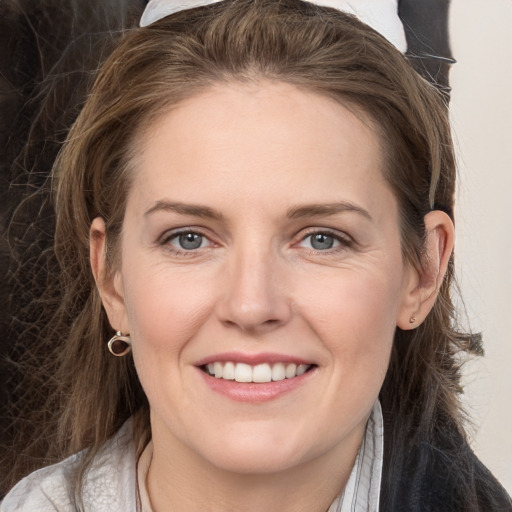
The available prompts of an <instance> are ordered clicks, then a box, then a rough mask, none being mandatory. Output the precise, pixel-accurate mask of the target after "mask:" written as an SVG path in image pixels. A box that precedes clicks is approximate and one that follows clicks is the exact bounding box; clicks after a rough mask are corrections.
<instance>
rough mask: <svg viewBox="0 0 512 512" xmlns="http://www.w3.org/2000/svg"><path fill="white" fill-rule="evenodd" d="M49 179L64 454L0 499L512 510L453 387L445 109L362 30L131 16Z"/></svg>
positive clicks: (271, 11) (199, 13)
mask: <svg viewBox="0 0 512 512" xmlns="http://www.w3.org/2000/svg"><path fill="white" fill-rule="evenodd" d="M55 180H56V209H57V229H56V253H57V256H58V258H59V263H60V266H61V271H62V280H63V282H62V286H63V289H64V290H65V297H64V302H63V304H62V306H61V308H60V309H59V311H58V313H57V315H56V317H55V319H54V320H53V321H52V325H51V329H52V330H51V334H52V335H53V336H55V333H58V334H59V339H61V336H62V333H63V332H67V336H66V337H65V338H64V339H62V341H61V342H60V343H55V342H54V346H53V352H52V353H51V354H50V355H49V359H48V361H49V362H52V361H55V360H57V361H58V365H57V366H54V367H53V368H55V374H54V375H52V377H51V379H52V381H51V382H49V383H48V387H49V389H51V391H52V392H51V394H50V395H49V399H48V406H47V408H46V410H47V411H48V414H49V415H50V418H49V420H48V421H47V424H54V425H56V426H57V430H56V431H57V432H58V436H57V437H56V438H55V440H54V441H52V443H51V446H50V450H49V452H48V454H47V458H48V460H53V461H61V462H59V463H58V464H57V465H54V466H50V467H48V468H45V469H42V470H41V471H39V472H37V473H35V474H33V475H31V476H29V477H28V478H27V479H25V480H23V481H21V482H20V483H19V484H18V485H17V486H16V487H15V488H14V489H13V490H12V491H11V493H10V494H9V495H8V496H7V497H6V499H5V501H4V503H3V505H2V511H5V512H8V511H10V510H59V511H60V510H103V509H105V510H106V509H107V508H108V509H109V510H136V509H139V510H154V511H165V510H203V509H207V510H208V509H209V510H265V509H271V510H284V511H286V510H294V511H295V510H308V511H315V510H318V511H325V510H330V511H335V510H372V511H374V510H390V511H395V510H436V511H439V510H447V511H448V510H450V511H453V510H486V511H487V510H510V509H511V505H510V500H509V498H508V497H507V495H506V493H505V492H504V491H503V490H502V489H501V487H500V486H499V484H498V483H497V482H496V481H495V480H494V479H493V477H492V476H491V475H490V474H489V473H488V471H487V470H486V469H485V468H484V467H483V466H482V465H481V464H480V463H479V461H478V460H477V459H476V458H475V456H474V455H473V454H472V452H471V450H470V449H469V447H468V445H467V443H466V441H465V434H464V429H463V426H462V419H461V413H460V408H459V404H458V399H457V394H458V392H459V383H458V379H459V375H458V366H457V364H458V363H457V361H458V359H457V358H458V357H459V355H460V354H459V353H460V352H464V351H478V350H479V345H478V341H477V340H473V339H472V338H470V337H468V336H464V335H461V334H459V333H457V332H456V331H455V330H454V320H453V307H452V304H451V299H450V285H451V280H452V273H453V260H452V256H451V254H452V247H453V239H454V234H453V233H454V229H453V222H452V212H453V192H454V159H453V148H452V143H451V139H450V131H449V125H448V121H447V114H446V108H445V105H444V102H443V100H442V98H441V97H440V96H439V93H438V92H437V91H436V90H435V88H433V87H432V86H430V85H428V84H427V83H426V82H424V81H423V80H422V79H421V78H420V77H419V76H418V75H416V74H415V72H414V71H413V70H412V69H411V68H410V66H409V64H408V63H407V61H406V60H405V58H404V57H403V56H402V55H401V54H400V52H399V51H397V50H396V49H395V48H394V47H393V46H392V45H391V44H390V43H388V42H387V41H386V40H385V39H384V38H383V37H382V36H380V35H379V34H378V33H376V32H375V31H373V30H372V29H370V28H369V27H367V26H366V25H364V24H363V23H361V22H359V21H358V20H357V19H355V18H353V17H351V16H349V15H346V14H344V13H341V12H338V11H335V10H333V9H329V8H325V7H321V6H317V5H313V4H309V3H304V2H300V1H299V0H283V1H280V2H276V1H275V0H258V1H254V0H232V1H230V0H226V1H223V2H219V3H215V4H213V5H208V6H204V7H199V8H197V9H193V10H186V11H179V12H176V13H174V14H172V16H169V17H166V18H163V19H160V20H157V21H155V22H154V23H151V24H150V25H149V26H147V27H145V28H142V29H140V30H134V31H132V32H130V33H128V34H127V35H126V37H125V38H124V39H123V40H122V42H121V43H120V44H119V46H118V47H117V49H116V50H115V51H114V52H113V54H112V55H111V57H110V58H109V59H108V60H107V62H106V63H105V65H104V66H103V68H102V70H101V71H100V73H99V76H98V78H97V80H96V83H95V86H94V88H93V90H92V92H91V94H90V97H89V99H88V101H87V103H86V104H85V106H84V108H83V110H82V112H81V114H80V116H79V118H78V120H77V122H76V123H75V125H74V127H73V129H72V130H71V132H70V135H69V138H68V142H67V143H66V145H65V147H64V148H63V150H62V152H61V153H60V156H59V159H58V161H57V164H56V170H55ZM65 326H70V327H68V328H67V331H66V327H65ZM112 331H117V334H115V335H114V336H112V334H113V332H112ZM48 339H49V340H50V335H49V336H48ZM109 339H110V341H109ZM107 342H108V343H107ZM49 346H50V345H49ZM107 347H108V350H109V351H110V352H111V354H109V353H108V350H107ZM114 356H121V357H114ZM46 368H48V366H46ZM53 368H51V369H53ZM52 422H54V423H52ZM73 453H78V455H73V456H71V458H68V459H65V460H63V459H64V458H65V457H66V456H67V455H70V454H73ZM379 507H380V508H379Z"/></svg>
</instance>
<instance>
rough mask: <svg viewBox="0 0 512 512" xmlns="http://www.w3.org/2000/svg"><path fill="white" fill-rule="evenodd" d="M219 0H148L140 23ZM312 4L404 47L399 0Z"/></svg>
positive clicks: (337, 0)
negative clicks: (345, 14)
mask: <svg viewBox="0 0 512 512" xmlns="http://www.w3.org/2000/svg"><path fill="white" fill-rule="evenodd" d="M219 1H221V0H150V2H149V3H148V5H147V6H146V10H145V11H144V14H143V15H142V18H141V20H140V26H141V27H145V26H147V25H150V24H151V23H153V22H155V21H157V20H159V19H161V18H164V17H165V16H169V14H173V13H175V12H178V11H182V10H183V9H192V8H193V7H199V6H202V5H208V4H214V3H216V2H219ZM309 1H310V2H311V3H313V4H317V5H324V6H326V7H334V8H335V9H339V10H340V11H343V12H348V13H350V14H355V15H356V16H357V17H358V18H359V19H360V20H361V21H362V22H364V23H366V24H367V25H370V27H372V28H374V29H375V30H376V31H377V32H380V33H381V34H382V35H383V36H384V37H385V38H386V39H387V40H388V41H389V42H390V43H392V44H393V45H395V46H396V47H397V48H398V49H399V50H400V51H401V52H402V53H405V51H406V50H407V41H406V39H405V33H404V27H403V25H402V22H401V20H400V18H399V17H398V0H309Z"/></svg>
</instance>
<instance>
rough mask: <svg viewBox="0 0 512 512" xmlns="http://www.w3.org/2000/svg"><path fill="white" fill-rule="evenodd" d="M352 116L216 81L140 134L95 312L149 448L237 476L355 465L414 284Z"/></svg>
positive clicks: (378, 157) (326, 102) (373, 140)
mask: <svg viewBox="0 0 512 512" xmlns="http://www.w3.org/2000/svg"><path fill="white" fill-rule="evenodd" d="M362 119H364V118H363V116H361V115H359V116H355V115H354V114H353V113H352V112H351V111H349V110H347V109H346V108H344V107H343V106H340V105H339V104H337V103H335V102H334V101H332V100H330V99H327V98H325V97H322V96H319V95H315V94H313V93H310V92H303V91H300V90H299V89H297V88H295V87H293V86H291V85H286V84H279V83H265V82H264V83H261V84H259V85H240V84H234V85H229V84H225V85H219V86H216V87H213V88H211V89H209V90H208V91H206V92H204V93H202V94H201V95H199V96H196V97H193V98H192V99H189V100H187V101H185V102H183V103H181V104H179V105H178V106H176V107H175V108H174V109H173V110H172V111H170V112H169V113H167V114H165V115H163V116H162V117H161V118H160V119H159V120H158V122H156V123H155V124H154V125H153V126H152V127H151V128H150V129H149V130H147V131H146V132H145V133H144V135H143V136H142V138H141V140H140V141H139V145H138V148H137V153H138V156H137V158H136V159H135V161H134V182H133V186H132V188H131V191H130V193H129V197H128V202H127V208H126V216H125V220H124V227H123V234H122V242H121V243H122V246H121V264H120V266H119V268H118V270H117V272H116V274H115V278H114V285H115V289H116V290H117V293H118V299H117V300H118V302H117V306H115V307H113V308H111V311H109V313H110V318H111V320H112V319H114V321H113V325H114V323H117V325H114V327H116V328H121V329H122V330H123V331H125V332H130V334H131V337H132V342H133V357H134V360H135V365H136V368H137V371H138V374H139V377H140V380H141V383H142V385H143V387H144V390H145V392H146V394H147V397H148V400H149V403H150V407H151V421H152V433H153V440H154V443H155V453H157V448H158V447H163V446H165V447H166V449H172V450H173V453H174V454H175V457H177V458H178V459H179V457H184V458H186V457H189V458H194V459H195V460H197V461H199V462H200V463H204V464H207V465H213V466H215V467H218V468H223V469H228V470H232V471H237V472H243V473H247V472H256V473H261V472H274V471H279V470H284V469H287V468H291V467H297V466H300V465H301V464H307V463H309V462H312V461H314V460H317V459H318V458H322V457H327V458H329V457H333V458H338V459H340V458H342V457H348V458H350V457H352V458H353V456H354V455H355V452H356V451H357V448H358V446H359V443H360V441H361V438H362V435H363V432H364V428H365V424H366V421H367V418H368V416H369V414H370V411H371V408H372V405H373V403H374V401H375V400H376V399H377V396H378V393H379V390H380V388H381V385H382V382H383V379H384V376H385V374H386V370H387V366H388V359H389V355H390V350H391V345H392V341H393V335H394V332H395V328H396V325H397V322H399V318H402V317H404V315H405V316H406V315H407V314H408V312H407V311H406V310H407V308H408V296H409V291H410V288H411V286H412V282H413V281H414V278H415V277H414V276H415V273H414V271H412V270H411V269H410V268H409V267H407V266H406V265H404V261H403V259H402V253H401V245H400V230H399V218H398V210H397V203H396V200H395V198H394V196H393V194H392V192H391V190H390V188H389V186H388V184H387V183H386V181H385V179H384V178H383V175H382V168H383V155H382V150H381V147H380V145H379V139H378V137H377V135H376V133H375V131H374V129H373V128H372V127H371V123H370V122H363V121H362Z"/></svg>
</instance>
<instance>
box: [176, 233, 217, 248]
mask: <svg viewBox="0 0 512 512" xmlns="http://www.w3.org/2000/svg"><path fill="white" fill-rule="evenodd" d="M169 242H170V244H171V245H172V246H174V247H176V248H177V249H182V250H184V251H193V250H195V249H200V248H201V247H204V246H205V245H206V244H207V242H208V239H207V238H205V237H204V236H203V235H201V234H200V233H195V232H194V231H185V232H182V233H177V234H175V235H173V236H172V237H171V238H170V239H169Z"/></svg>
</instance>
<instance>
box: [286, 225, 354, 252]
mask: <svg viewBox="0 0 512 512" xmlns="http://www.w3.org/2000/svg"><path fill="white" fill-rule="evenodd" d="M316 234H322V235H327V236H332V237H333V238H334V239H335V240H337V241H338V242H339V243H340V245H338V246H336V247H332V248H330V249H326V250H323V251H322V250H319V249H314V248H311V250H312V251H315V252H324V253H329V252H334V251H336V250H343V249H345V248H347V247H351V246H352V245H354V243H355V241H354V239H353V238H352V237H351V236H350V235H348V234H347V233H345V232H342V231H338V230H337V229H332V228H324V227H310V228H306V229H304V230H302V231H301V232H300V233H299V234H298V235H297V239H298V241H297V242H295V243H294V245H298V244H300V243H301V242H303V241H304V240H306V239H307V238H308V237H310V236H312V235H316Z"/></svg>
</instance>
